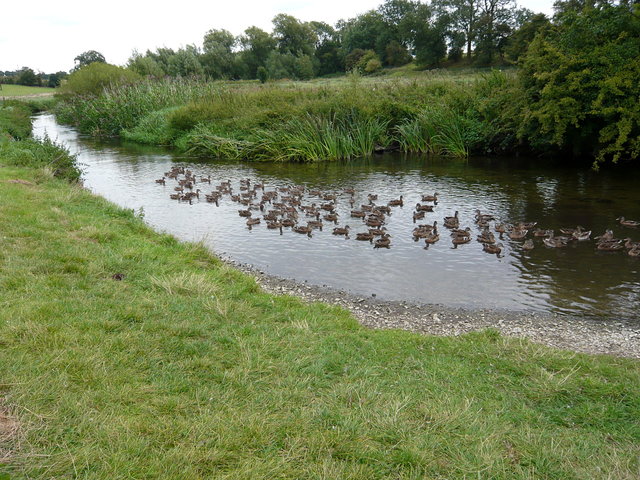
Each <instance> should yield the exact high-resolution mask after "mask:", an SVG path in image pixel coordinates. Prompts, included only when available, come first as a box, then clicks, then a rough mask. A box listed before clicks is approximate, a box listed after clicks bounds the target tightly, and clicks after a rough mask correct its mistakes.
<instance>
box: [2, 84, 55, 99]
mask: <svg viewBox="0 0 640 480" xmlns="http://www.w3.org/2000/svg"><path fill="white" fill-rule="evenodd" d="M0 87H1V88H0V97H22V96H26V95H42V94H48V95H53V94H54V93H55V91H56V89H55V88H47V87H26V86H24V85H5V84H3V85H0Z"/></svg>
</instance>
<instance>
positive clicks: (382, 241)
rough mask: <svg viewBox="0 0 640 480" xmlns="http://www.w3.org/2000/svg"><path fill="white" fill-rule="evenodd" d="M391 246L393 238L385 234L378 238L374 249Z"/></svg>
mask: <svg viewBox="0 0 640 480" xmlns="http://www.w3.org/2000/svg"><path fill="white" fill-rule="evenodd" d="M390 246H391V237H390V236H389V235H387V234H384V235H383V236H382V237H380V238H378V239H377V240H376V241H375V243H374V244H373V248H389V247H390Z"/></svg>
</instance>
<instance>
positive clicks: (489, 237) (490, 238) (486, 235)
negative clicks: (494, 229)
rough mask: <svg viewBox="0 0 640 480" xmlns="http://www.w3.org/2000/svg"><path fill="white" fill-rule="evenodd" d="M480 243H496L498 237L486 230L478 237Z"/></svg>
mask: <svg viewBox="0 0 640 480" xmlns="http://www.w3.org/2000/svg"><path fill="white" fill-rule="evenodd" d="M478 241H479V242H480V243H483V244H485V245H486V244H494V243H496V237H495V236H494V235H493V233H491V232H490V231H489V230H485V231H484V232H482V234H480V235H478Z"/></svg>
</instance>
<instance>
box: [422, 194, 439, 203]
mask: <svg viewBox="0 0 640 480" xmlns="http://www.w3.org/2000/svg"><path fill="white" fill-rule="evenodd" d="M422 201H423V202H434V203H435V202H437V201H438V192H436V193H434V194H433V195H422Z"/></svg>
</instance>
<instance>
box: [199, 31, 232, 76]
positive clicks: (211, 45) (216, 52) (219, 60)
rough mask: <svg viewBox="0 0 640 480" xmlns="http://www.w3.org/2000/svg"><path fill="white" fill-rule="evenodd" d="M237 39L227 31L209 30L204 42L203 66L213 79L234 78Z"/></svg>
mask: <svg viewBox="0 0 640 480" xmlns="http://www.w3.org/2000/svg"><path fill="white" fill-rule="evenodd" d="M235 45H236V38H235V37H234V36H233V34H231V32H229V31H227V30H209V31H208V32H207V33H206V34H205V36H204V41H203V50H204V54H203V56H202V64H203V66H204V69H205V71H206V73H207V74H208V75H209V76H211V77H212V78H232V77H233V76H234V62H235V53H234V52H233V47H234V46H235Z"/></svg>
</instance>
